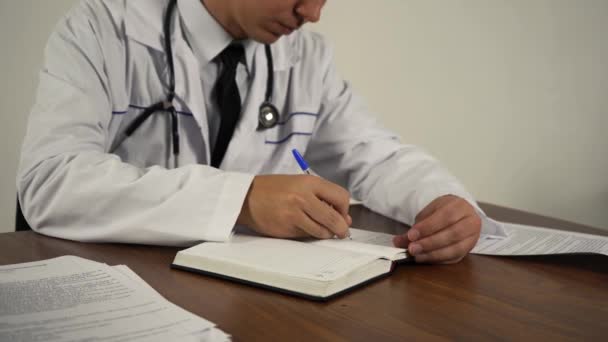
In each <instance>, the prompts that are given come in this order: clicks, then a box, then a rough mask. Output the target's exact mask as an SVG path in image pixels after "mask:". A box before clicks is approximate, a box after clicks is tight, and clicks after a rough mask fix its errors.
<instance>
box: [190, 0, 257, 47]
mask: <svg viewBox="0 0 608 342" xmlns="http://www.w3.org/2000/svg"><path fill="white" fill-rule="evenodd" d="M201 2H202V3H203V6H205V8H206V9H207V11H209V13H210V14H211V16H212V17H213V18H214V19H215V20H216V21H217V22H218V23H219V24H220V25H221V26H222V27H223V28H224V30H226V32H228V33H229V34H230V35H231V36H232V38H234V39H245V38H247V36H246V34H245V32H244V31H243V29H242V28H241V26H240V25H239V24H238V22H237V21H236V20H235V19H234V16H233V15H232V13H233V9H232V2H231V1H229V0H201Z"/></svg>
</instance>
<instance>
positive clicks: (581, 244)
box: [471, 223, 608, 255]
mask: <svg viewBox="0 0 608 342" xmlns="http://www.w3.org/2000/svg"><path fill="white" fill-rule="evenodd" d="M504 228H505V230H506V232H507V234H508V236H507V237H506V238H503V239H496V238H492V237H483V236H482V237H481V238H480V239H479V241H478V242H477V245H476V246H475V248H474V249H473V250H472V251H471V253H473V254H482V255H548V254H571V253H595V254H603V255H608V237H604V236H599V235H592V234H583V233H575V232H566V231H562V230H556V229H549V228H542V227H533V226H526V225H520V224H511V223H505V224H504Z"/></svg>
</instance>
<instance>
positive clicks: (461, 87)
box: [0, 0, 608, 231]
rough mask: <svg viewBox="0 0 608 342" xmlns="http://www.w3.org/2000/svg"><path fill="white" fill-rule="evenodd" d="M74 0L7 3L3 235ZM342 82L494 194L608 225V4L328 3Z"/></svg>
mask: <svg viewBox="0 0 608 342" xmlns="http://www.w3.org/2000/svg"><path fill="white" fill-rule="evenodd" d="M74 3H75V0H53V1H43V0H0V49H1V50H0V51H1V52H0V62H1V63H0V118H1V122H2V125H0V136H1V137H2V144H1V145H0V152H1V156H2V160H3V161H2V167H1V168H0V231H9V230H12V229H13V226H14V224H13V222H14V206H15V173H16V168H17V161H18V156H19V149H20V145H21V141H22V138H23V134H24V132H25V125H26V120H27V115H28V112H29V109H30V107H31V104H32V102H33V98H34V93H35V88H36V84H37V74H38V70H39V68H40V65H41V62H42V49H43V47H44V43H45V41H46V39H47V37H48V35H49V33H50V31H51V30H52V28H53V26H54V24H55V23H56V22H57V20H58V19H59V18H60V17H61V15H62V14H63V13H65V12H66V11H67V10H68V9H69V8H70V7H71V6H72V5H73V4H74ZM313 29H315V30H318V31H320V32H322V33H324V34H325V35H326V36H328V37H329V39H330V40H331V41H332V43H333V44H334V46H335V50H336V59H337V63H338V66H339V68H340V70H341V72H342V74H343V75H344V77H345V78H346V79H348V80H350V81H351V82H352V83H353V85H354V87H355V89H356V90H357V91H358V92H359V93H360V94H361V95H363V96H364V97H365V98H367V100H368V102H369V105H370V107H371V108H372V109H373V110H374V111H375V112H376V113H378V115H379V116H380V117H381V118H382V120H383V122H384V123H385V124H386V125H387V126H389V127H392V128H393V129H395V130H396V131H397V132H398V133H399V134H401V135H402V137H403V139H404V140H405V141H407V142H411V143H415V144H418V145H421V146H423V147H424V148H426V149H427V150H428V151H429V152H431V153H432V154H433V155H435V156H437V157H438V158H439V159H441V160H442V161H443V162H444V164H445V165H446V166H447V167H448V168H449V169H450V170H451V171H452V172H453V173H454V174H456V175H457V176H458V177H459V178H460V179H462V181H463V182H464V183H465V184H466V185H467V186H468V188H469V189H470V191H471V192H472V193H473V194H474V195H475V196H476V197H477V198H478V199H479V200H482V201H486V202H491V203H495V204H500V205H505V206H509V207H513V208H518V209H524V210H527V211H532V212H536V213H540V214H544V215H548V216H554V217H558V218H563V219H566V220H570V221H575V222H580V223H584V224H588V225H591V226H596V227H599V228H606V229H608V136H607V134H606V131H608V38H607V33H608V1H605V0H577V1H573V0H510V1H506V0H504V1H503V0H460V1H456V0H415V1H414V0H407V1H405V0H374V1H369V0H329V1H328V3H327V5H326V8H325V11H324V13H323V18H322V20H321V23H319V24H317V25H315V26H313Z"/></svg>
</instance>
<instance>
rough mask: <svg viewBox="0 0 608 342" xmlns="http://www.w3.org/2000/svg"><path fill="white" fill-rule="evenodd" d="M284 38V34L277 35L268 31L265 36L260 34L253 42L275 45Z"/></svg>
mask: <svg viewBox="0 0 608 342" xmlns="http://www.w3.org/2000/svg"><path fill="white" fill-rule="evenodd" d="M282 36H283V35H282V34H277V33H273V32H270V31H266V32H264V33H263V34H260V35H258V36H256V37H254V38H253V40H255V41H256V42H258V43H262V44H273V43H274V42H276V41H277V40H279V39H280V38H281V37H282Z"/></svg>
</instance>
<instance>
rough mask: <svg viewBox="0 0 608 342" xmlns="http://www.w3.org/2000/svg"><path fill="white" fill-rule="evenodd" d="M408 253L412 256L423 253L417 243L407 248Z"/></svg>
mask: <svg viewBox="0 0 608 342" xmlns="http://www.w3.org/2000/svg"><path fill="white" fill-rule="evenodd" d="M407 252H408V253H409V254H411V255H416V254H418V253H420V252H422V246H420V245H419V244H417V243H410V245H409V246H408V247H407Z"/></svg>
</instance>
